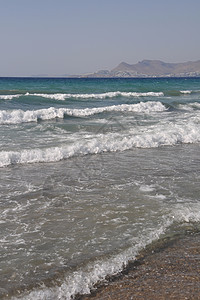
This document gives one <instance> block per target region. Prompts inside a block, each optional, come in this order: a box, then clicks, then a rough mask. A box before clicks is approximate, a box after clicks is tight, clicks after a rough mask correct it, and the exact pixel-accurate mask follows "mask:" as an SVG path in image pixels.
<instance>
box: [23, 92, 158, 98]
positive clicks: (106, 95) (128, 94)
mask: <svg viewBox="0 0 200 300" xmlns="http://www.w3.org/2000/svg"><path fill="white" fill-rule="evenodd" d="M25 95H26V96H37V97H43V98H49V99H55V100H65V99H69V98H77V99H78V98H80V99H90V98H96V99H105V98H114V97H118V96H123V97H148V96H150V97H159V96H163V95H164V94H163V93H162V92H146V93H139V92H120V91H116V92H107V93H100V94H95V93H91V94H64V93H63V94H61V93H57V94H43V93H33V94H31V93H26V94H25Z"/></svg>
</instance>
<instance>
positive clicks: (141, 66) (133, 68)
mask: <svg viewBox="0 0 200 300" xmlns="http://www.w3.org/2000/svg"><path fill="white" fill-rule="evenodd" d="M83 76H84V75H83ZM199 76H200V60H197V61H187V62H183V63H166V62H163V61H161V60H149V59H144V60H142V61H139V62H138V63H136V64H128V63H126V62H121V63H120V64H119V65H118V66H116V67H115V68H114V69H112V70H110V71H109V70H100V71H98V72H96V73H92V74H86V75H85V77H199Z"/></svg>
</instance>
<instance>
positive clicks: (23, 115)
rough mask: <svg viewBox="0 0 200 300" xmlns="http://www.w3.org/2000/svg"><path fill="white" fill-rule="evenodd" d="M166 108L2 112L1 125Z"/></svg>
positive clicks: (135, 106) (138, 105)
mask: <svg viewBox="0 0 200 300" xmlns="http://www.w3.org/2000/svg"><path fill="white" fill-rule="evenodd" d="M164 110H166V107H165V106H164V105H163V104H162V103H161V102H153V101H152V102H150V101H149V102H140V103H136V104H121V105H112V106H103V107H94V108H84V109H69V108H55V107H50V108H47V109H39V110H27V111H23V110H20V109H18V110H12V111H10V110H2V111H0V124H19V123H27V122H37V121H38V120H39V119H40V120H50V119H55V118H60V119H63V118H64V116H65V115H68V116H75V117H86V116H91V115H94V114H99V113H103V112H112V111H113V112H138V113H151V112H156V111H164Z"/></svg>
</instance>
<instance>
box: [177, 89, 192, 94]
mask: <svg viewBox="0 0 200 300" xmlns="http://www.w3.org/2000/svg"><path fill="white" fill-rule="evenodd" d="M180 92H181V94H191V93H192V91H189V90H188V91H187V90H186V91H180Z"/></svg>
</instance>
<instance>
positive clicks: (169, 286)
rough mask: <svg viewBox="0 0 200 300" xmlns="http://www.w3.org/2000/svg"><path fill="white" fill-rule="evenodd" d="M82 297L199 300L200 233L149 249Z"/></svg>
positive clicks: (99, 299) (85, 299) (113, 299)
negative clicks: (121, 270) (120, 272)
mask: <svg viewBox="0 0 200 300" xmlns="http://www.w3.org/2000/svg"><path fill="white" fill-rule="evenodd" d="M79 299H81V300H97V299H98V300H101V299H102V300H107V299H108V300H119V299H120V300H125V299H148V300H149V299H150V300H151V299H152V300H153V299H154V300H155V299H156V300H158V299H159V300H162V299H177V300H181V299H200V235H199V234H195V235H189V236H186V237H184V238H182V239H178V240H175V241H173V242H172V241H171V242H168V243H167V245H166V244H165V246H162V247H161V248H159V251H158V250H155V249H153V248H152V249H150V248H149V249H147V250H146V251H144V253H142V254H141V255H140V257H138V259H137V261H135V262H133V263H130V264H129V266H128V269H127V270H126V271H124V272H123V273H122V274H120V275H118V276H116V277H113V278H111V279H110V281H109V282H107V283H105V284H104V285H103V286H99V287H98V288H97V289H96V290H95V291H93V292H92V293H91V294H90V295H85V296H82V297H80V298H79Z"/></svg>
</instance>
